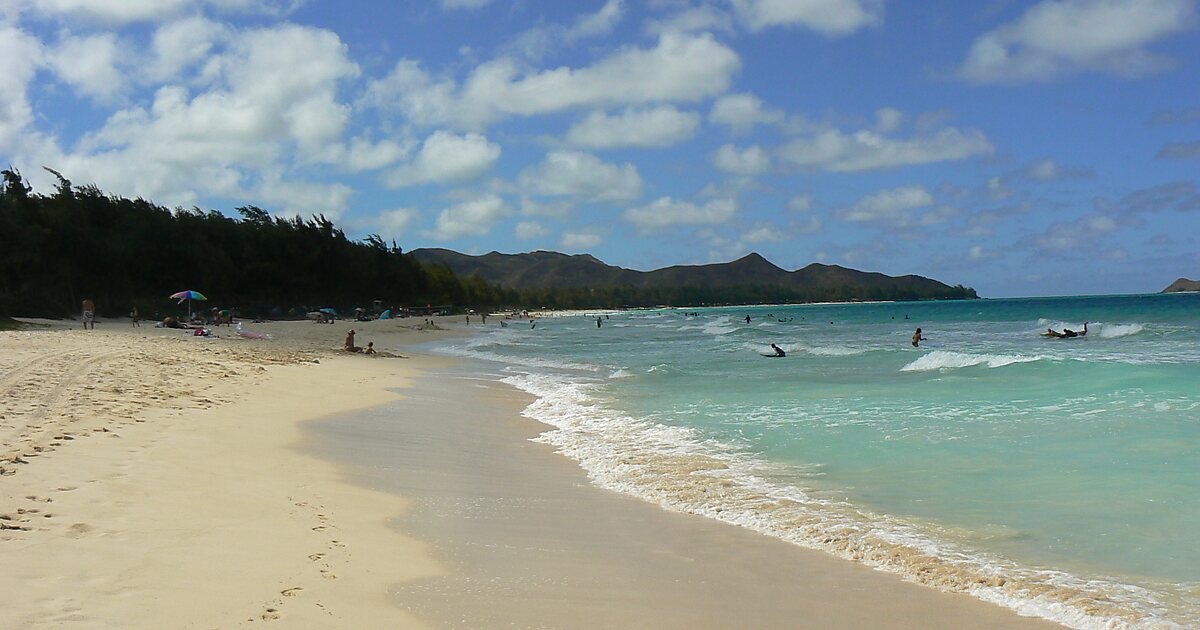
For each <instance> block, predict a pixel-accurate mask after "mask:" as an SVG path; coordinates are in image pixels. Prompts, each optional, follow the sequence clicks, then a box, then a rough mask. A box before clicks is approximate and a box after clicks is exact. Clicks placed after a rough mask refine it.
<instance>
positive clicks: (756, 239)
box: [741, 223, 787, 245]
mask: <svg viewBox="0 0 1200 630" xmlns="http://www.w3.org/2000/svg"><path fill="white" fill-rule="evenodd" d="M786 240H787V234H785V233H784V232H783V230H782V229H780V227H779V226H777V225H773V224H770V223H760V224H758V225H756V226H754V227H753V228H751V229H750V230H749V231H747V232H745V233H743V234H742V237H741V241H742V242H743V243H751V244H755V245H757V244H759V243H778V242H780V241H786Z"/></svg>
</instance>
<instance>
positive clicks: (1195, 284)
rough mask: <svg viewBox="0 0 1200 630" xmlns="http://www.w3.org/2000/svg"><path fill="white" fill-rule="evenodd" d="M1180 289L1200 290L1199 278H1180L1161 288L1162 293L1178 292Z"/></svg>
mask: <svg viewBox="0 0 1200 630" xmlns="http://www.w3.org/2000/svg"><path fill="white" fill-rule="evenodd" d="M1180 291H1200V280H1188V279H1187V278H1180V279H1178V280H1176V281H1175V282H1172V283H1171V286H1169V287H1167V288H1165V289H1163V290H1162V292H1163V293H1179V292H1180Z"/></svg>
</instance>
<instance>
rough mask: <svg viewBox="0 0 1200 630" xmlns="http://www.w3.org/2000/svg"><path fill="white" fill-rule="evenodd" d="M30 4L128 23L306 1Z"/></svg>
mask: <svg viewBox="0 0 1200 630" xmlns="http://www.w3.org/2000/svg"><path fill="white" fill-rule="evenodd" d="M19 1H20V0H18V2H19ZM26 3H27V4H28V5H29V6H30V7H31V8H32V9H33V10H34V11H36V12H37V13H39V14H41V15H44V16H47V17H66V18H79V19H84V20H95V21H98V22H105V23H110V24H128V23H131V22H155V21H159V20H166V19H171V18H173V17H176V16H178V15H180V14H182V13H186V12H188V11H189V10H194V9H195V8H196V7H197V6H201V7H206V8H211V9H213V10H217V11H223V12H229V13H257V14H263V15H275V16H279V15H285V14H287V13H290V12H291V11H293V10H294V9H295V8H296V7H297V6H299V5H300V4H303V0H199V1H198V0H26Z"/></svg>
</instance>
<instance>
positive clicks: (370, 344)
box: [363, 341, 378, 356]
mask: <svg viewBox="0 0 1200 630" xmlns="http://www.w3.org/2000/svg"><path fill="white" fill-rule="evenodd" d="M363 354H366V355H368V356H375V355H376V354H378V353H376V352H375V342H374V341H368V342H367V349H366V350H363Z"/></svg>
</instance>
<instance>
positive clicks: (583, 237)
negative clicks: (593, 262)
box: [559, 232, 604, 251]
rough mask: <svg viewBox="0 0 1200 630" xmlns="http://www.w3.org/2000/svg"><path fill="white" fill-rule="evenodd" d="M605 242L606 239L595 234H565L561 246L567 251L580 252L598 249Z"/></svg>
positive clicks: (560, 242)
mask: <svg viewBox="0 0 1200 630" xmlns="http://www.w3.org/2000/svg"><path fill="white" fill-rule="evenodd" d="M603 242H604V237H603V236H600V235H599V234H596V233H594V232H565V233H563V235H562V240H560V241H559V245H561V246H562V248H563V249H565V250H567V251H580V250H587V249H592V248H593V247H596V246H597V245H599V244H600V243H603Z"/></svg>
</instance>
